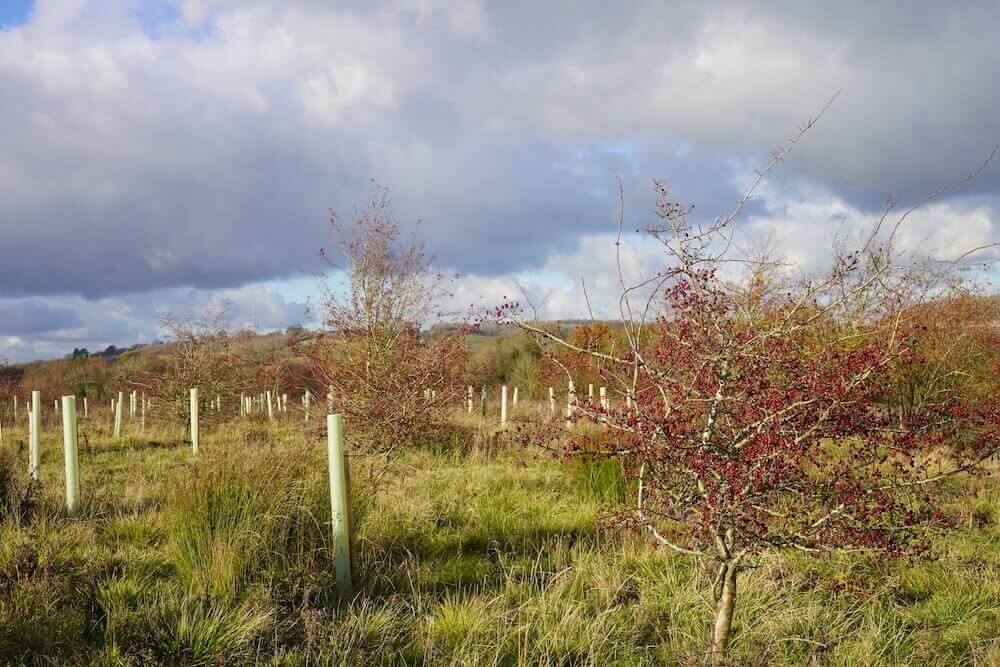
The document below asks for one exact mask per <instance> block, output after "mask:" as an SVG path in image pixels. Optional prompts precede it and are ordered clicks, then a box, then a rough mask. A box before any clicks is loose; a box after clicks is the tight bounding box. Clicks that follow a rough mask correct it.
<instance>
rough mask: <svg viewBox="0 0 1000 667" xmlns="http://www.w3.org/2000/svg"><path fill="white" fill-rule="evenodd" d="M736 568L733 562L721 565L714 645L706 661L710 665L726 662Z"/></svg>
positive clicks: (716, 666) (734, 596)
mask: <svg viewBox="0 0 1000 667" xmlns="http://www.w3.org/2000/svg"><path fill="white" fill-rule="evenodd" d="M736 569H737V565H736V563H733V562H724V563H722V565H720V566H719V585H720V589H719V590H718V591H717V597H716V601H715V625H714V626H712V645H711V646H710V647H709V649H708V659H707V660H706V663H707V664H708V665H709V666H710V667H721V666H722V665H724V664H726V646H727V645H728V644H729V631H730V629H732V627H733V607H734V606H736Z"/></svg>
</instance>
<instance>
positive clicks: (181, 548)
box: [167, 449, 329, 599]
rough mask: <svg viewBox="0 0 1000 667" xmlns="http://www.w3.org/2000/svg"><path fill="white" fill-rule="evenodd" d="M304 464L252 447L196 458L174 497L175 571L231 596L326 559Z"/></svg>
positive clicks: (204, 589)
mask: <svg viewBox="0 0 1000 667" xmlns="http://www.w3.org/2000/svg"><path fill="white" fill-rule="evenodd" d="M301 473H302V469H301V467H300V466H295V465H289V463H288V461H287V460H282V459H281V458H278V457H275V456H273V455H270V454H263V453H259V452H250V451H248V450H247V449H239V450H236V451H229V452H226V453H223V454H219V455H217V456H215V457H214V458H213V459H211V460H209V461H206V462H204V463H199V465H198V466H197V468H195V469H194V470H193V471H192V479H191V481H190V482H189V484H188V485H186V486H184V487H181V488H180V489H178V491H177V493H176V494H175V496H174V497H173V499H172V502H171V505H170V509H169V518H168V521H167V535H168V541H169V544H170V547H171V550H172V554H173V560H174V564H175V566H176V571H177V575H178V576H179V577H180V579H181V581H183V582H184V583H185V584H186V585H187V586H189V587H190V589H191V590H193V591H196V592H197V593H199V594H204V595H208V596H211V597H214V598H223V599H234V598H236V597H238V596H240V595H241V594H242V593H244V592H245V591H246V589H247V588H248V586H250V585H251V584H253V583H259V582H266V581H269V580H270V581H273V580H274V579H276V578H277V577H278V575H279V574H280V575H286V574H288V573H287V572H279V571H281V570H287V569H289V568H290V569H294V570H297V571H298V574H302V571H303V570H306V569H310V568H309V567H308V566H310V565H314V566H317V567H319V566H322V565H324V564H327V563H328V562H329V558H328V552H329V544H328V540H327V539H326V533H325V531H323V530H322V527H321V522H320V520H318V519H316V518H315V516H314V515H313V514H312V513H311V512H310V508H311V507H315V506H316V505H317V504H318V501H317V498H318V497H322V496H321V490H320V489H319V488H317V487H318V486H319V485H317V484H310V483H309V482H310V480H309V479H308V478H307V479H303V478H302V476H301Z"/></svg>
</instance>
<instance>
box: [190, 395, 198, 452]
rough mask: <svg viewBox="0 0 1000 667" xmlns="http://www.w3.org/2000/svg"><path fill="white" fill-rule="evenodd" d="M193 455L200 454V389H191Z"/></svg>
mask: <svg viewBox="0 0 1000 667" xmlns="http://www.w3.org/2000/svg"><path fill="white" fill-rule="evenodd" d="M191 453H192V454H197V453H198V389H197V388H192V389H191Z"/></svg>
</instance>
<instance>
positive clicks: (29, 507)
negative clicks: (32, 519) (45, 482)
mask: <svg viewBox="0 0 1000 667" xmlns="http://www.w3.org/2000/svg"><path fill="white" fill-rule="evenodd" d="M37 496H38V484H37V482H35V481H34V480H32V479H31V476H30V475H29V474H28V472H27V470H26V467H25V466H24V465H23V462H20V461H18V460H17V459H16V457H15V454H14V452H13V451H12V450H10V449H0V521H2V520H4V519H11V520H13V521H15V522H21V521H24V520H26V519H27V518H28V516H29V515H30V514H31V513H32V511H33V510H34V509H35V508H36V506H37Z"/></svg>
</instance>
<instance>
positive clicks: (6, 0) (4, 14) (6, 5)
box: [0, 0, 35, 30]
mask: <svg viewBox="0 0 1000 667" xmlns="http://www.w3.org/2000/svg"><path fill="white" fill-rule="evenodd" d="M34 5H35V2H34V0H3V1H2V2H0V30H2V29H4V28H8V27H10V26H16V25H21V24H23V23H27V22H28V17H29V16H30V15H31V9H32V7H34Z"/></svg>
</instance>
